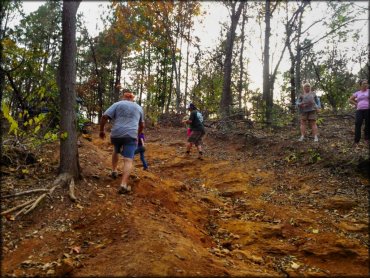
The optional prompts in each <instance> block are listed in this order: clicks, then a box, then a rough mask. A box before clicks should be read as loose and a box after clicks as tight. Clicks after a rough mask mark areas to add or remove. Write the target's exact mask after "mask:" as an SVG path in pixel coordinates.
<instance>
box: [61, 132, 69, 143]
mask: <svg viewBox="0 0 370 278" xmlns="http://www.w3.org/2000/svg"><path fill="white" fill-rule="evenodd" d="M67 138H68V132H67V131H64V132H62V133H61V134H60V139H61V140H63V141H64V140H66V139H67Z"/></svg>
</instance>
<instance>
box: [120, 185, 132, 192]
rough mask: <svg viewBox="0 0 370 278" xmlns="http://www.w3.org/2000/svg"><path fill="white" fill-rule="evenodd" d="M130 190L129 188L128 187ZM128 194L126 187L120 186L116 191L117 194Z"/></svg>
mask: <svg viewBox="0 0 370 278" xmlns="http://www.w3.org/2000/svg"><path fill="white" fill-rule="evenodd" d="M130 190H131V187H130ZM127 192H128V188H127V185H122V184H121V186H120V187H119V189H118V193H119V194H126V193H127Z"/></svg>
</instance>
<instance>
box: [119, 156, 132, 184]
mask: <svg viewBox="0 0 370 278" xmlns="http://www.w3.org/2000/svg"><path fill="white" fill-rule="evenodd" d="M132 161H133V160H132V159H131V158H128V157H124V158H123V172H122V181H121V186H123V185H126V186H127V182H128V178H129V176H130V174H131V170H132ZM126 189H128V188H126Z"/></svg>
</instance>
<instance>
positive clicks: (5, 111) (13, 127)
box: [1, 102, 20, 135]
mask: <svg viewBox="0 0 370 278" xmlns="http://www.w3.org/2000/svg"><path fill="white" fill-rule="evenodd" d="M1 110H2V111H3V115H4V117H5V119H6V120H7V121H8V122H9V124H10V128H9V134H11V133H13V134H14V135H18V134H19V133H20V130H19V127H18V123H17V121H16V120H14V118H13V117H12V115H11V114H10V109H9V106H8V105H6V103H5V102H3V103H2V104H1Z"/></svg>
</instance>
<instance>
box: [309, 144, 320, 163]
mask: <svg viewBox="0 0 370 278" xmlns="http://www.w3.org/2000/svg"><path fill="white" fill-rule="evenodd" d="M308 154H309V162H310V163H311V164H314V163H316V162H319V161H320V160H321V156H320V152H319V151H318V150H315V149H311V148H310V149H308Z"/></svg>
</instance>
